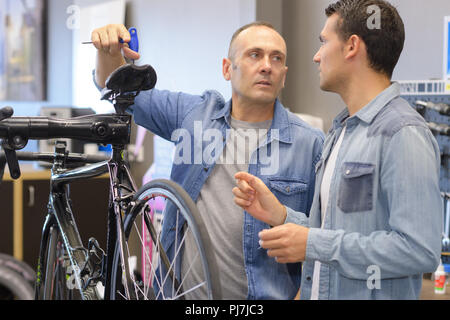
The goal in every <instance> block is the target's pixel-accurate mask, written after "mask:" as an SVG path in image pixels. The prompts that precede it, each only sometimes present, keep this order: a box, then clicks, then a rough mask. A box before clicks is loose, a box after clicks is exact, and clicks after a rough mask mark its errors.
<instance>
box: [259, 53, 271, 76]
mask: <svg viewBox="0 0 450 320" xmlns="http://www.w3.org/2000/svg"><path fill="white" fill-rule="evenodd" d="M261 72H264V73H270V72H272V61H271V60H270V57H269V56H266V57H264V59H262V62H261Z"/></svg>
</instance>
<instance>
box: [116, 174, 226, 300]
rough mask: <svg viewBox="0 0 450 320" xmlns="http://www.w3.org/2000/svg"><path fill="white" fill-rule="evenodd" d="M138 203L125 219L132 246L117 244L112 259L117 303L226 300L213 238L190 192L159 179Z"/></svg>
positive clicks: (141, 194)
mask: <svg viewBox="0 0 450 320" xmlns="http://www.w3.org/2000/svg"><path fill="white" fill-rule="evenodd" d="M134 201H135V205H134V207H133V208H132V209H131V210H130V212H129V214H128V215H127V216H126V217H125V221H124V235H125V243H126V245H125V247H124V248H123V250H122V249H121V247H120V245H119V243H118V244H117V245H116V250H115V254H114V258H113V261H112V263H113V266H112V274H111V280H112V281H111V282H112V283H111V291H110V297H111V299H143V300H147V299H151V300H152V299H156V300H172V299H182V300H184V299H221V286H220V281H219V279H218V277H217V263H216V258H215V254H214V250H213V248H212V245H211V240H210V237H209V235H208V232H207V230H206V228H205V226H204V223H203V220H202V218H201V216H200V213H199V212H198V209H197V207H196V205H195V204H194V202H193V201H192V199H191V198H190V197H189V195H188V194H187V192H186V191H185V190H184V189H183V188H181V187H180V186H179V185H178V184H176V183H174V182H172V181H169V180H163V179H160V180H154V181H152V182H150V183H148V184H146V185H145V186H143V187H142V188H141V189H140V190H139V191H138V193H137V194H136V195H135V197H134ZM123 257H127V259H124V258H123ZM124 260H128V263H129V268H127V267H126V266H125V268H122V265H123V261H124ZM137 266H139V267H137ZM123 269H126V270H129V271H128V272H129V273H130V274H129V275H128V277H127V275H124V273H123V272H122V270H123ZM127 279H128V280H127Z"/></svg>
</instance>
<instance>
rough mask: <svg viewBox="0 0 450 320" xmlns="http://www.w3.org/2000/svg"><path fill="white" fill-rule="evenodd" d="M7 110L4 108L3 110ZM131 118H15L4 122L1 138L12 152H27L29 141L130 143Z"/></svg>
mask: <svg viewBox="0 0 450 320" xmlns="http://www.w3.org/2000/svg"><path fill="white" fill-rule="evenodd" d="M2 110H4V109H2ZM130 125H131V117H130V116H128V115H117V114H110V115H104V114H102V115H89V116H83V117H78V118H72V119H64V120H63V119H56V118H48V117H14V118H9V119H5V120H2V121H0V138H3V139H5V141H4V146H6V147H8V148H9V149H12V150H20V149H23V148H24V147H25V146H26V144H27V143H28V140H29V139H32V140H43V139H52V138H68V139H77V140H83V141H88V142H95V143H104V144H122V145H124V144H128V143H129V142H130V128H131V126H130Z"/></svg>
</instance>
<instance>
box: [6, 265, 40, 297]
mask: <svg viewBox="0 0 450 320" xmlns="http://www.w3.org/2000/svg"><path fill="white" fill-rule="evenodd" d="M0 300H33V288H32V287H31V285H30V284H29V283H28V281H27V280H26V279H24V278H23V277H22V276H21V275H20V274H18V273H17V272H15V271H14V270H11V269H9V268H8V267H5V266H0Z"/></svg>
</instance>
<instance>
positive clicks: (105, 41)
mask: <svg viewBox="0 0 450 320" xmlns="http://www.w3.org/2000/svg"><path fill="white" fill-rule="evenodd" d="M98 35H99V37H100V48H101V50H103V51H105V52H109V36H108V33H106V31H105V30H100V31H99V32H98Z"/></svg>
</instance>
